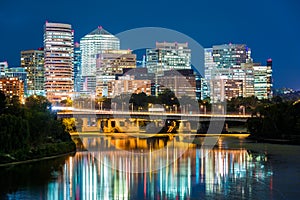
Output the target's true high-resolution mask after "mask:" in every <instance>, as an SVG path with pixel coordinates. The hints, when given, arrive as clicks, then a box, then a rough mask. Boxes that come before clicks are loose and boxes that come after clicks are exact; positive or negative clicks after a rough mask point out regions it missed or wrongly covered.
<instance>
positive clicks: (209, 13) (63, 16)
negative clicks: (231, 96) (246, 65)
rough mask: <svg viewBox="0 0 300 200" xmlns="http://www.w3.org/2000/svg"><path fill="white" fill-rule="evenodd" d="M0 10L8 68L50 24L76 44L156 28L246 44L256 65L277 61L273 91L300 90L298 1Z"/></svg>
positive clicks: (206, 41)
mask: <svg viewBox="0 0 300 200" xmlns="http://www.w3.org/2000/svg"><path fill="white" fill-rule="evenodd" d="M0 8H1V11H0V27H1V29H0V36H1V37H0V61H3V60H6V61H8V63H9V65H10V66H17V65H19V60H20V51H21V50H26V49H36V48H38V47H41V46H42V45H43V24H44V23H45V21H46V20H48V21H49V22H65V23H70V24H72V26H73V29H74V30H75V40H76V41H79V39H80V38H81V37H82V36H84V35H85V34H87V33H89V32H91V31H92V30H93V29H95V28H97V26H98V25H102V26H103V27H104V28H105V29H107V30H108V31H109V32H111V33H113V34H116V33H119V32H122V31H125V30H128V29H132V28H138V27H147V26H154V27H164V28H169V29H173V30H176V31H179V32H182V33H184V34H186V35H188V36H190V37H192V38H193V39H195V40H196V41H198V42H199V43H200V44H201V45H202V46H203V47H211V46H212V45H216V44H223V43H229V42H232V43H246V44H247V45H248V46H249V47H250V48H251V49H252V57H253V58H254V60H255V61H256V62H261V63H263V64H264V63H265V60H266V59H268V58H272V59H273V71H274V73H273V77H274V86H275V87H291V88H294V89H298V90H300V77H299V75H300V64H299V58H300V48H299V47H300V12H299V10H300V2H299V1H298V0H278V1H272V0H251V1H241V0H227V1H224V0H220V1H209V0H205V1H202V0H193V1H189V0H186V1H178V0H173V1H162V0H160V1H159V0H151V1H145V0H133V1H129V0H127V1H110V0H105V1H102V0H72V1H63V0H51V1H46V0H45V1H35V0H27V1H23V0H14V1H12V0H0ZM121 42H122V41H121Z"/></svg>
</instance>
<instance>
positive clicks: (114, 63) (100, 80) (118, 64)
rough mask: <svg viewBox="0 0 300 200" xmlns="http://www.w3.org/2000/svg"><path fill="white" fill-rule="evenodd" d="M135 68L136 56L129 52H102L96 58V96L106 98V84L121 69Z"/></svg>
mask: <svg viewBox="0 0 300 200" xmlns="http://www.w3.org/2000/svg"><path fill="white" fill-rule="evenodd" d="M126 68H130V69H133V68H136V55H135V54H132V52H131V50H104V51H102V53H100V54H98V56H97V71H96V75H97V77H96V80H97V90H96V91H97V92H96V94H97V96H108V95H109V94H108V82H109V81H112V80H115V79H116V75H117V74H122V73H123V69H126Z"/></svg>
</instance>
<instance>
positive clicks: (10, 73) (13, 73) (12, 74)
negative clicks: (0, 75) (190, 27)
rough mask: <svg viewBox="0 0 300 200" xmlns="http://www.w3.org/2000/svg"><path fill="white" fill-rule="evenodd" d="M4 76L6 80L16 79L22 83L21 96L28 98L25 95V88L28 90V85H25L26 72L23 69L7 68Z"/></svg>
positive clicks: (26, 94)
mask: <svg viewBox="0 0 300 200" xmlns="http://www.w3.org/2000/svg"><path fill="white" fill-rule="evenodd" d="M5 76H6V77H8V78H18V80H20V81H22V84H23V94H24V95H25V96H28V93H27V88H28V84H27V80H28V79H27V72H26V71H25V69H24V68H22V67H12V68H8V69H7V70H6V72H5Z"/></svg>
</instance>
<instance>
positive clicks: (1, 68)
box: [0, 61, 8, 77]
mask: <svg viewBox="0 0 300 200" xmlns="http://www.w3.org/2000/svg"><path fill="white" fill-rule="evenodd" d="M7 69H8V63H7V62H6V61H5V62H0V77H4V76H5V71H6V70H7Z"/></svg>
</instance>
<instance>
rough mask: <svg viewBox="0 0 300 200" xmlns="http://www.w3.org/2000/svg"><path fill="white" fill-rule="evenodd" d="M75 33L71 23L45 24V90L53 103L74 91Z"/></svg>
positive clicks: (69, 96)
mask: <svg viewBox="0 0 300 200" xmlns="http://www.w3.org/2000/svg"><path fill="white" fill-rule="evenodd" d="M73 34H74V33H73V30H72V26H71V25H70V24H62V23H48V22H46V24H45V26H44V62H45V64H44V66H45V92H46V97H47V99H48V100H49V101H50V102H52V103H59V102H60V101H61V100H64V99H67V98H71V96H72V93H73V88H74V85H73V80H72V78H73V37H74V36H73Z"/></svg>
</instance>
